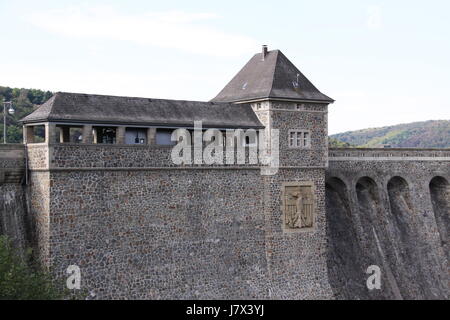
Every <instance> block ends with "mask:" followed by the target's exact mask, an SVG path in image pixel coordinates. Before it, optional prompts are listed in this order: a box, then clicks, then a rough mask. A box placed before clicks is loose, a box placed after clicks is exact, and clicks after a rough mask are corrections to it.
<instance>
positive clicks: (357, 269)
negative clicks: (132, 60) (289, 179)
mask: <svg viewBox="0 0 450 320" xmlns="http://www.w3.org/2000/svg"><path fill="white" fill-rule="evenodd" d="M374 186H375V185H374V184H372V183H371V181H369V180H367V181H366V180H364V181H362V182H361V183H359V184H358V187H357V188H358V190H359V191H358V194H359V196H358V201H360V202H361V205H362V208H363V210H364V211H365V212H366V213H367V214H365V215H362V216H363V217H366V218H367V221H363V222H362V224H363V226H365V227H369V228H368V229H367V230H365V229H366V228H363V229H364V230H365V231H359V232H358V226H357V219H355V217H354V216H352V205H351V202H350V198H349V196H350V194H349V192H348V189H347V187H346V185H345V183H344V182H343V181H342V180H340V179H338V178H331V179H328V180H327V182H326V197H325V198H326V215H327V239H328V251H327V252H328V254H327V264H328V277H329V280H330V285H331V287H332V290H333V293H334V295H335V297H336V299H387V298H390V291H387V290H369V289H368V288H367V285H366V280H367V277H368V275H367V274H366V270H367V268H368V267H369V266H370V265H373V264H377V263H376V262H377V261H378V260H379V255H378V250H377V247H376V241H375V239H374V236H373V232H372V229H371V226H372V225H373V220H374V219H373V217H372V216H373V215H374V214H375V213H373V211H374V210H375V211H376V210H377V205H376V198H374V197H375V196H376V190H374ZM375 187H376V186H375ZM358 233H359V234H360V235H359V236H358Z"/></svg>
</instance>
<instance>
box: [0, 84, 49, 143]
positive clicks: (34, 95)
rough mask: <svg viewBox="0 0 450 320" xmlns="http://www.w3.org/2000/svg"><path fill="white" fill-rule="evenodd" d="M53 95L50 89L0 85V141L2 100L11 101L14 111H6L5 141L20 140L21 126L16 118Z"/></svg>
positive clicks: (0, 138)
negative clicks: (10, 112) (11, 112)
mask: <svg viewBox="0 0 450 320" xmlns="http://www.w3.org/2000/svg"><path fill="white" fill-rule="evenodd" d="M52 95H53V93H52V92H50V91H42V90H37V89H19V88H9V87H2V86H0V107H1V111H0V112H1V113H2V115H1V121H0V141H1V142H3V102H4V101H12V102H13V108H14V110H15V113H14V114H13V115H10V114H8V113H7V117H6V124H7V125H6V128H7V134H6V137H7V142H8V143H19V142H22V126H21V125H20V124H19V123H18V120H20V119H22V118H23V117H25V116H26V115H28V114H30V113H31V112H32V111H33V110H34V109H35V108H36V107H37V106H39V105H40V104H42V103H44V102H45V101H47V100H48V99H49V98H50V97H51V96H52Z"/></svg>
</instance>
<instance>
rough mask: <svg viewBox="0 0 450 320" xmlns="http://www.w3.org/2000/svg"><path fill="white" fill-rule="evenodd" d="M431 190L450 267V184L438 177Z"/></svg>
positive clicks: (434, 210) (435, 213) (431, 185)
mask: <svg viewBox="0 0 450 320" xmlns="http://www.w3.org/2000/svg"><path fill="white" fill-rule="evenodd" d="M429 188H430V197H431V203H432V205H433V212H434V217H435V220H436V225H437V227H438V230H439V237H440V239H441V245H442V247H443V249H444V252H445V254H446V256H447V261H448V262H449V266H450V243H449V237H450V234H449V233H450V183H449V182H448V180H447V179H445V178H444V177H442V176H436V177H434V178H433V179H431V181H430V184H429Z"/></svg>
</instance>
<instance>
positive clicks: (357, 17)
mask: <svg viewBox="0 0 450 320" xmlns="http://www.w3.org/2000/svg"><path fill="white" fill-rule="evenodd" d="M449 14H450V1H433V0H430V1H399V0H396V1H392V0H391V1H375V0H374V1H364V0H354V1H350V0H341V1H335V0H333V1H310V0H309V1H300V0H295V1H282V0H278V1H275V0H272V1H264V0H259V1H247V0H246V1H244V0H240V1H232V0H227V1H212V0H209V1H194V0H189V1H170V0H165V1H132V0H128V1H92V0H91V1H84V2H83V1H65V0H57V1H46V0H39V1H20V0H12V1H8V0H0V41H1V42H0V49H1V50H0V61H1V62H0V85H2V86H10V87H23V88H36V89H43V90H51V91H68V92H83V93H98V94H111V95H127V96H139V97H152V98H167V99H186V100H203V101H205V100H209V99H211V98H213V97H214V96H215V95H216V94H217V93H218V92H219V91H220V90H221V89H222V87H224V86H225V84H226V83H227V82H228V81H229V80H230V79H231V78H232V77H233V76H234V75H235V74H236V73H237V72H238V71H239V70H240V68H241V67H242V66H243V65H244V64H245V63H246V62H247V61H248V60H249V59H250V58H251V57H252V55H253V54H254V53H256V52H259V51H260V47H261V45H262V44H267V45H268V46H269V50H270V49H280V50H281V51H282V52H283V53H284V54H285V55H286V56H287V57H288V58H289V59H290V60H291V61H292V62H293V63H294V64H295V65H296V66H297V67H298V68H299V69H300V71H302V72H303V73H304V74H305V75H306V76H307V77H308V78H309V79H310V80H311V81H312V82H313V83H314V84H315V85H316V87H317V88H319V90H320V91H322V92H323V93H325V94H327V95H329V96H331V97H332V98H334V99H335V100H336V102H335V103H334V104H333V105H331V106H330V114H329V127H330V133H338V132H343V131H348V130H355V129H362V128H368V127H378V126H384V125H391V124H397V123H406V122H412V121H421V120H429V119H450V102H449V101H450V100H449V99H448V97H447V95H448V94H449V91H450V90H449V89H450V18H449Z"/></svg>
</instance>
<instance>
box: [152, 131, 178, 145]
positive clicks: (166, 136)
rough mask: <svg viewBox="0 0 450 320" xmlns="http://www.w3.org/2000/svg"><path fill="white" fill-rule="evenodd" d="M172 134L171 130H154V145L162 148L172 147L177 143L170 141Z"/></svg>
mask: <svg viewBox="0 0 450 320" xmlns="http://www.w3.org/2000/svg"><path fill="white" fill-rule="evenodd" d="M172 132H173V129H162V128H161V129H160V128H158V129H156V144H158V145H162V146H172V145H175V144H176V143H177V142H176V141H172Z"/></svg>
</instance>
